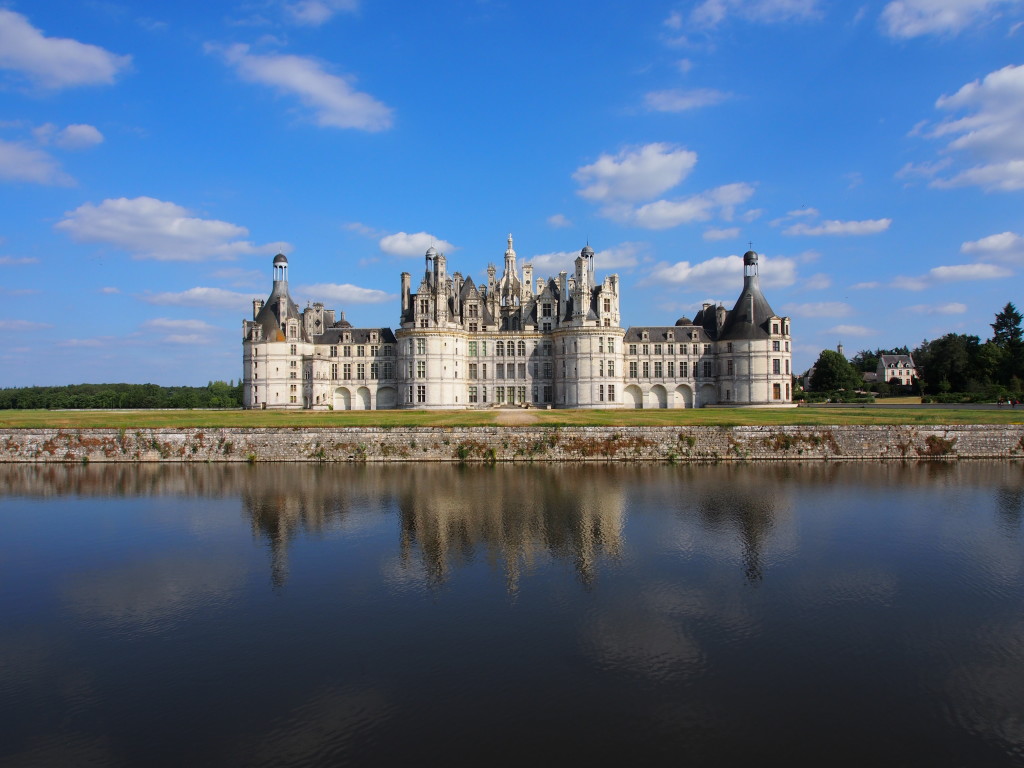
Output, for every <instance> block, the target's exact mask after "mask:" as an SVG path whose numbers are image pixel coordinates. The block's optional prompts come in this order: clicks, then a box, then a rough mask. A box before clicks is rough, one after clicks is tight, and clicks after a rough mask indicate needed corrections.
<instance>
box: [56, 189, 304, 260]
mask: <svg viewBox="0 0 1024 768" xmlns="http://www.w3.org/2000/svg"><path fill="white" fill-rule="evenodd" d="M55 226H56V228H57V229H60V230H63V231H64V232H66V233H67V234H69V235H70V236H71V237H72V238H73V239H75V240H77V241H80V242H91V243H103V244H105V245H111V246H114V247H115V248H120V249H122V250H125V251H128V252H129V253H131V254H132V255H133V256H134V257H135V258H140V259H156V260H158V261H199V260H202V259H206V258H219V259H233V258H235V257H237V256H239V255H245V254H260V253H264V254H270V253H276V252H277V251H286V250H290V248H291V246H289V245H288V243H282V242H277V243H266V244H264V245H254V244H253V243H251V242H249V241H248V240H242V239H240V238H243V237H245V236H246V235H248V234H249V230H247V229H246V228H245V227H240V226H238V225H237V224H231V223H229V222H226V221H218V220H216V219H200V218H197V217H194V216H190V215H189V211H188V210H187V209H185V208H183V207H182V206H180V205H176V204H175V203H169V202H164V201H163V200H157V199H155V198H152V197H136V198H133V199H128V198H124V197H121V198H117V199H108V200H104V201H103V202H102V203H100V204H99V205H93V204H92V203H85V204H83V205H81V206H79V207H78V208H76V209H75V210H73V211H68V212H67V213H65V214H64V219H63V220H62V221H60V222H58V223H57V224H56V225H55Z"/></svg>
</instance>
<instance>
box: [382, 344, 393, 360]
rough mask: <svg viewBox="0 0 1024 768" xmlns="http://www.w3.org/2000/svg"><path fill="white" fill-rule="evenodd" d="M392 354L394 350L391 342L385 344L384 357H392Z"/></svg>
mask: <svg viewBox="0 0 1024 768" xmlns="http://www.w3.org/2000/svg"><path fill="white" fill-rule="evenodd" d="M392 354H393V351H392V349H391V345H390V344H385V345H384V357H391V355H392Z"/></svg>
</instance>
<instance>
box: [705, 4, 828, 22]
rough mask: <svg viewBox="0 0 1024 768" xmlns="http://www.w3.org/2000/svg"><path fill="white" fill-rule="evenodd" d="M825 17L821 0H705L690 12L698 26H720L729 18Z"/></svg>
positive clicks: (754, 19)
mask: <svg viewBox="0 0 1024 768" xmlns="http://www.w3.org/2000/svg"><path fill="white" fill-rule="evenodd" d="M820 16H821V10H820V8H819V4H818V0H704V1H703V2H702V3H700V4H699V5H698V6H697V7H696V8H694V9H693V11H692V13H691V14H690V20H691V22H692V23H693V24H695V25H696V26H698V27H705V28H707V27H716V26H718V25H719V24H721V23H722V22H724V21H726V20H727V19H729V18H736V19H741V20H743V21H749V22H755V23H760V24H776V23H780V22H787V21H807V20H811V19H817V18H819V17H820Z"/></svg>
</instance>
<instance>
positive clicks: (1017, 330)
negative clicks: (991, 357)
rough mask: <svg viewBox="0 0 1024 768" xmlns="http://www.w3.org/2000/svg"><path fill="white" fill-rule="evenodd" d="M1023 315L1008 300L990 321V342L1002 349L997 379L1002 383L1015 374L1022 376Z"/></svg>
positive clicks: (1023, 361)
mask: <svg viewBox="0 0 1024 768" xmlns="http://www.w3.org/2000/svg"><path fill="white" fill-rule="evenodd" d="M1022 319H1024V316H1022V315H1021V313H1020V312H1018V311H1017V308H1016V307H1015V306H1013V302H1012V301H1008V302H1007V303H1006V306H1005V307H1003V310H1002V312H999V313H997V314H996V321H995V322H994V323H992V343H993V344H995V345H996V346H997V347H999V349H1000V350H1001V351H1002V360H1001V363H1002V364H1001V365H1000V366H999V374H1000V375H999V380H1000V383H1002V384H1009V382H1010V380H1011V379H1012V378H1013V377H1014V376H1016V377H1018V378H1020V377H1021V376H1024V330H1022V329H1021V326H1020V323H1021V320H1022Z"/></svg>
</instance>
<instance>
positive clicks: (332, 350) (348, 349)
mask: <svg viewBox="0 0 1024 768" xmlns="http://www.w3.org/2000/svg"><path fill="white" fill-rule="evenodd" d="M368 346H369V350H370V357H378V356H380V355H383V356H384V357H392V356H393V355H394V349H393V348H392V346H391V345H390V344H384V345H383V346H381V345H380V344H370V345H368ZM339 349H340V350H341V357H352V356H353V355H352V346H351V345H345V346H341V345H335V344H332V345H330V346H329V347H328V350H327V352H328V357H338V350H339ZM366 350H367V345H365V344H357V345H356V347H355V357H366ZM292 354H293V355H294V354H295V347H294V345H293V346H292Z"/></svg>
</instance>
